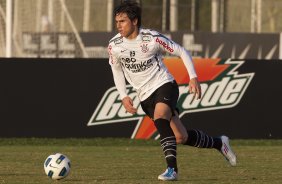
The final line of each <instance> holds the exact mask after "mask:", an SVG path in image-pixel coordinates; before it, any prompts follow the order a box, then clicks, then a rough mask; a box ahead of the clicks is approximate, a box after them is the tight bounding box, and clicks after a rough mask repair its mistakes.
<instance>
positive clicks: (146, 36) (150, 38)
mask: <svg viewBox="0 0 282 184" xmlns="http://www.w3.org/2000/svg"><path fill="white" fill-rule="evenodd" d="M150 41H152V36H148V35H143V36H142V42H143V43H147V42H150Z"/></svg>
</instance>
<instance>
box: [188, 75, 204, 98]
mask: <svg viewBox="0 0 282 184" xmlns="http://www.w3.org/2000/svg"><path fill="white" fill-rule="evenodd" d="M189 93H193V94H194V98H195V97H196V99H200V98H201V97H202V90H201V85H200V83H199V81H198V78H197V77H196V78H193V79H191V80H190V82H189Z"/></svg>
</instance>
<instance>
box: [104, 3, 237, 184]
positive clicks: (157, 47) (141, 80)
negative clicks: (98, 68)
mask: <svg viewBox="0 0 282 184" xmlns="http://www.w3.org/2000/svg"><path fill="white" fill-rule="evenodd" d="M114 15H115V21H116V27H117V30H118V32H119V33H118V34H117V35H116V36H114V37H113V38H112V39H111V40H110V41H109V46H108V51H109V64H110V65H111V69H112V73H113V78H114V82H115V85H116V88H117V90H118V92H119V94H120V98H121V99H122V104H123V106H124V107H125V109H126V111H127V112H129V113H132V114H134V113H136V111H137V109H136V107H134V104H133V101H132V99H131V98H130V97H129V96H128V95H127V91H126V80H127V81H128V82H129V83H130V84H131V85H132V86H133V87H134V88H135V89H136V91H137V95H138V98H139V99H140V101H141V106H142V109H143V110H144V112H145V113H146V114H147V115H148V116H149V117H150V118H151V119H152V120H153V122H154V125H155V126H156V128H157V130H158V132H159V134H160V143H161V147H162V149H163V152H164V155H165V159H166V163H167V168H166V170H165V172H164V173H162V174H161V175H159V176H158V179H159V180H165V181H167V180H177V177H178V175H177V160H176V153H177V152H176V147H177V146H176V145H177V144H184V145H190V146H194V147H198V148H215V149H217V150H218V151H220V152H221V153H222V154H223V156H224V157H225V158H226V159H227V160H228V161H229V163H230V164H231V165H232V166H235V165H236V156H235V154H234V153H233V152H232V150H231V147H230V145H229V139H228V137H226V136H221V137H211V136H208V135H207V134H205V133H204V132H202V131H200V130H194V129H190V130H186V128H185V127H184V125H183V124H182V122H181V120H180V119H179V114H178V110H177V108H176V104H177V100H178V96H179V90H178V84H177V83H176V81H175V80H174V78H173V76H172V75H171V74H170V73H169V71H168V70H167V68H166V66H165V65H164V63H163V61H162V53H163V52H168V53H169V54H173V55H176V56H179V57H181V59H182V60H183V62H184V65H185V67H186V69H187V71H188V73H189V77H190V82H189V92H190V93H194V97H195V98H197V99H200V98H201V86H200V84H199V82H198V79H197V74H196V71H195V69H194V65H193V61H192V58H191V56H190V55H189V53H188V51H187V50H185V49H184V48H183V47H181V46H180V45H178V44H177V43H175V42H173V41H172V40H170V39H168V38H166V37H165V36H163V35H162V34H160V33H159V32H157V31H154V30H149V29H142V28H141V8H140V6H139V5H138V4H137V3H136V2H132V1H124V2H123V3H121V4H120V5H119V6H117V7H116V8H115V10H114Z"/></svg>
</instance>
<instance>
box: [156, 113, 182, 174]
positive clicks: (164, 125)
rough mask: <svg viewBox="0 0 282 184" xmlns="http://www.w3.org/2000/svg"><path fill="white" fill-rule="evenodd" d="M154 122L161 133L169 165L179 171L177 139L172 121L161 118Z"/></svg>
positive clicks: (162, 144)
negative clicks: (171, 125)
mask: <svg viewBox="0 0 282 184" xmlns="http://www.w3.org/2000/svg"><path fill="white" fill-rule="evenodd" d="M154 123H155V126H156V128H157V130H158V131H159V133H160V138H161V141H160V142H161V146H162V149H163V152H164V155H165V159H166V163H167V166H168V167H171V168H174V170H175V171H176V172H177V162H176V139H175V136H174V133H173V131H172V129H171V127H170V122H169V121H168V120H166V119H161V118H160V119H156V120H155V121H154Z"/></svg>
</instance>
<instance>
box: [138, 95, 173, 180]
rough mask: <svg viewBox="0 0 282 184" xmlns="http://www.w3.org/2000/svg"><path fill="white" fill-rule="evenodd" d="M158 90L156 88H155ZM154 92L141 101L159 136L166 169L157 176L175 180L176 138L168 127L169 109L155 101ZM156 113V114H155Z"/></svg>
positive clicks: (161, 178) (162, 178)
mask: <svg viewBox="0 0 282 184" xmlns="http://www.w3.org/2000/svg"><path fill="white" fill-rule="evenodd" d="M157 91H158V90H157ZM156 96H157V94H156V93H153V94H152V95H151V96H150V97H149V98H147V99H146V100H145V101H142V102H141V107H142V109H143V111H144V112H145V113H146V114H147V115H148V116H149V117H150V118H151V119H152V120H153V121H154V124H155V126H156V128H157V130H158V132H159V134H160V137H161V146H162V148H163V151H164V155H165V159H166V163H167V169H166V171H165V172H164V173H163V174H161V175H159V176H158V179H160V180H177V162H176V145H177V144H176V140H175V136H174V134H173V131H172V129H171V127H170V121H169V120H170V118H171V114H172V112H171V110H170V108H168V106H166V105H165V104H161V103H157V101H158V100H156ZM155 113H156V115H155Z"/></svg>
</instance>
